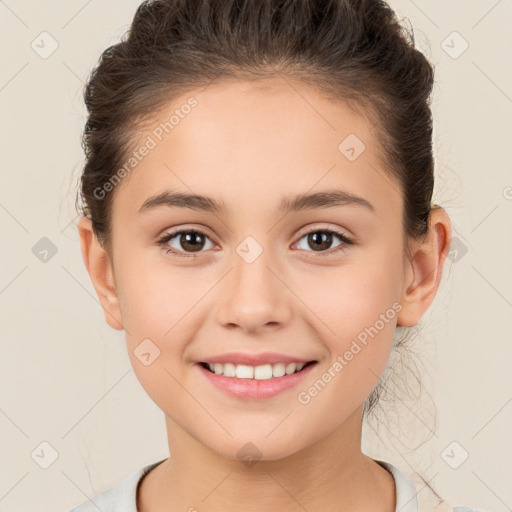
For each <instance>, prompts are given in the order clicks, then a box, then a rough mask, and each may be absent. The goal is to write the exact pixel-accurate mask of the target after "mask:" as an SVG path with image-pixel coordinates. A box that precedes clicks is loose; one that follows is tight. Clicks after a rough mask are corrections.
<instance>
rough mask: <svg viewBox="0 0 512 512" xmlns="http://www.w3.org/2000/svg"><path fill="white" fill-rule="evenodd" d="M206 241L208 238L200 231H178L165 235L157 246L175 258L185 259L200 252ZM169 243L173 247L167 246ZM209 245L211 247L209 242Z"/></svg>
mask: <svg viewBox="0 0 512 512" xmlns="http://www.w3.org/2000/svg"><path fill="white" fill-rule="evenodd" d="M207 240H209V238H208V236H207V235H206V234H205V233H203V232H202V231H197V230H193V229H188V230H185V229H180V230H178V231H174V232H173V233H169V234H167V235H165V236H164V237H163V238H162V239H160V240H159V241H158V244H159V245H160V246H162V248H163V249H164V250H165V251H166V252H168V253H169V252H171V253H174V254H176V255H177V256H185V257H186V256H194V254H193V253H198V252H201V251H202V249H204V247H205V243H206V241H207ZM171 241H172V242H173V244H174V245H171V244H169V242H171ZM210 243H211V245H212V246H213V243H212V242H211V241H210ZM187 253H192V254H187Z"/></svg>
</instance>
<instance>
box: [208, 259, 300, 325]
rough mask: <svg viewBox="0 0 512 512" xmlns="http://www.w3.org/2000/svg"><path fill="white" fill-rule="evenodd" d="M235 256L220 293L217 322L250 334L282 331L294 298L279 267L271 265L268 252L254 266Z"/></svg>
mask: <svg viewBox="0 0 512 512" xmlns="http://www.w3.org/2000/svg"><path fill="white" fill-rule="evenodd" d="M233 256H234V257H233V266H234V268H233V269H232V270H231V272H229V273H228V275H227V276H226V278H225V279H224V280H223V282H222V285H221V286H219V289H218V298H217V311H216V316H217V321H218V322H219V323H220V324H221V325H222V326H223V327H226V328H228V329H234V328H236V327H238V328H239V329H242V330H243V331H245V332H247V333H257V332H259V331H260V330H263V331H265V330H269V329H279V328H282V327H283V326H284V325H286V324H287V323H288V322H289V320H290V317H291V304H290V300H291V298H292V296H293V294H292V293H291V292H290V291H289V289H288V288H287V286H286V285H285V284H284V283H283V277H282V276H280V275H279V271H278V270H277V269H274V268H272V267H273V266H274V267H275V264H272V263H271V262H270V261H268V259H267V257H266V253H265V251H264V252H263V253H262V254H261V255H260V256H259V257H258V258H257V259H256V260H255V261H253V262H251V263H249V262H247V261H245V260H244V259H243V258H241V257H240V256H239V255H238V254H236V253H235V254H234V255H233Z"/></svg>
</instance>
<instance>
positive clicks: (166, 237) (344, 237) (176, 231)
mask: <svg viewBox="0 0 512 512" xmlns="http://www.w3.org/2000/svg"><path fill="white" fill-rule="evenodd" d="M190 231H192V232H196V233H199V234H201V235H203V236H205V237H207V238H208V239H210V241H211V242H212V244H213V245H214V246H215V245H217V244H216V243H215V242H214V240H212V237H211V236H210V235H209V234H208V233H207V232H206V231H207V230H206V229H203V228H202V227H201V228H196V227H193V226H190V225H189V226H187V225H185V226H183V227H182V226H179V227H176V228H171V229H170V231H167V232H166V233H165V234H163V235H162V236H161V237H159V238H158V240H157V245H158V246H160V247H161V248H162V249H163V250H165V251H166V253H172V254H174V255H176V256H178V257H181V256H182V257H185V258H197V257H198V256H199V255H200V254H201V253H204V252H207V251H204V250H201V251H198V252H197V253H187V252H186V251H180V250H177V249H175V248H173V247H170V246H167V247H166V248H165V249H164V246H165V244H166V243H167V242H169V241H170V240H172V239H174V238H175V237H177V236H178V235H180V234H182V233H183V232H185V233H186V232H190ZM317 231H325V232H330V233H332V234H334V235H336V236H337V237H339V238H340V239H341V242H342V243H341V244H340V245H338V246H336V247H334V248H331V249H328V250H327V251H318V252H317V251H305V252H306V253H308V252H311V253H313V254H315V252H316V255H317V256H329V255H332V254H336V253H337V249H338V250H341V251H342V252H343V251H345V250H346V249H348V247H347V246H352V245H354V244H355V242H354V239H353V237H352V236H351V235H348V234H347V233H346V232H345V230H343V229H342V228H338V227H336V228H334V227H332V228H331V227H326V226H325V225H322V223H314V224H312V225H309V226H307V227H305V228H303V229H302V230H301V231H300V232H299V234H298V235H297V237H296V241H295V242H293V243H292V246H295V245H296V244H298V243H299V242H300V240H301V239H302V238H303V237H304V236H306V235H309V234H311V233H314V232H317ZM342 246H345V247H344V248H342V249H339V248H340V247H342ZM299 252H302V250H300V251H299Z"/></svg>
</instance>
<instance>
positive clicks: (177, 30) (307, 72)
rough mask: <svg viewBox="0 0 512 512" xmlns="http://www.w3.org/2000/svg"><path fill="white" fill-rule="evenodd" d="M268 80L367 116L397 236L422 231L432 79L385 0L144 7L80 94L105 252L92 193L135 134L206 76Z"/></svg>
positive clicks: (104, 202) (248, 0) (103, 212)
mask: <svg viewBox="0 0 512 512" xmlns="http://www.w3.org/2000/svg"><path fill="white" fill-rule="evenodd" d="M276 75H280V76H282V77H285V78H286V79H288V80H297V81H302V82H304V83H308V84H310V85H312V86H314V87H316V88H317V90H319V91H322V92H323V93H325V94H326V95H327V96H328V97H329V98H330V99H333V100H339V101H341V102H344V103H345V104H346V105H348V106H349V107H350V108H353V109H354V110H357V112H358V113H359V114H364V115H365V116H367V118H368V119H370V120H371V122H372V124H373V126H374V128H375V133H376V136H377V138H378V141H379V148H378V150H379V155H380V157H381V159H382V162H383V163H384V168H385V169H386V172H387V173H388V174H389V176H390V177H391V178H392V180H393V181H394V182H395V183H397V184H398V185H397V186H398V187H399V188H400V190H401V195H402V197H403V205H404V208H403V228H404V229H403V233H404V239H405V240H406V241H408V240H411V239H419V238H421V237H424V236H425V235H426V234H427V233H428V231H429V225H428V219H429V213H430V210H431V208H432V207H433V206H435V205H433V204H432V202H431V201H432V193H433V186H434V163H433V152H432V131H433V127H432V114H431V110H430V105H429V102H430V94H431V91H432V88H433V80H434V71H433V67H432V66H431V65H430V64H429V62H428V61H427V59H426V58H425V56H424V55H423V54H422V53H421V52H420V51H418V50H417V49H416V48H415V44H414V35H413V33H410V32H407V31H406V30H405V29H404V28H403V27H402V25H401V24H400V23H399V21H398V19H397V18H396V15H395V13H394V12H393V10H392V9H391V8H390V7H389V5H388V4H387V3H386V2H384V1H382V0H257V1H256V0H195V1H190V0H147V1H145V2H143V3H142V4H141V5H140V6H139V7H138V9H137V12H136V14H135V17H134V19H133V22H132V24H131V27H130V29H129V31H128V32H127V33H126V34H125V36H123V38H122V40H121V42H119V43H118V44H114V45H113V46H110V47H109V48H107V49H106V50H105V51H104V52H103V54H102V56H101V58H100V61H99V63H98V65H97V66H96V67H95V68H94V70H93V71H92V73H91V76H90V78H89V81H88V83H87V84H86V87H85V92H84V99H85V103H86V105H87V109H88V119H87V123H86V125H85V130H84V134H83V139H82V145H83V148H84V151H85V154H86V162H85V166H84V169H83V173H82V176H81V190H80V195H81V200H82V203H83V205H82V213H83V215H85V216H86V217H88V218H90V219H91V220H92V225H93V228H94V231H95V233H96V235H97V237H98V239H99V241H100V242H101V243H102V244H103V245H104V246H105V247H106V248H107V250H109V251H110V250H111V246H110V242H111V224H110V221H111V213H112V204H113V197H114V192H115V188H114V189H113V190H112V191H110V192H108V193H107V194H105V195H104V197H98V194H97V193H96V194H95V191H97V190H98V189H102V188H103V186H104V184H105V183H106V182H107V181H108V180H109V179H111V178H112V176H114V174H115V173H116V171H117V170H118V169H119V168H120V167H121V166H122V165H123V162H124V161H125V159H126V156H127V155H128V154H129V151H130V150H131V148H133V147H134V145H135V143H136V137H137V133H138V130H139V129H140V128H141V127H143V126H145V123H147V122H148V120H150V119H151V118H152V117H154V116H155V115H156V114H157V113H158V111H159V110H160V109H162V108H163V107H164V106H165V105H166V104H168V102H169V101H171V100H172V99H173V98H176V97H177V96H181V95H183V94H185V93H187V92H189V91H193V90H194V89H197V88H200V87H205V86H206V85H208V84H210V83H211V82H212V81H213V80H217V81H222V80H229V79H234V80H237V79H243V80H258V79H263V78H266V77H267V78H268V77H272V76H276ZM77 200H78V198H77ZM406 251H407V244H406ZM402 343H403V340H401V341H398V342H396V344H395V347H398V346H400V345H401V344H402ZM381 381H382V379H381ZM381 381H379V384H378V385H377V387H376V388H375V389H374V390H373V391H372V393H371V394H370V396H369V397H368V399H367V401H366V404H365V405H366V407H365V412H366V413H369V412H370V411H371V410H372V409H373V407H374V406H375V404H376V403H377V401H378V397H379V393H380V391H381V387H382V383H381ZM425 483H426V482H425ZM427 485H428V484H427Z"/></svg>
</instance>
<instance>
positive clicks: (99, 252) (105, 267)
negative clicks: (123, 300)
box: [78, 217, 124, 331]
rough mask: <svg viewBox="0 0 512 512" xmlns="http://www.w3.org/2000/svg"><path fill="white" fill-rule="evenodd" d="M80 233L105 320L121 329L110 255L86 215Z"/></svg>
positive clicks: (79, 225)
mask: <svg viewBox="0 0 512 512" xmlns="http://www.w3.org/2000/svg"><path fill="white" fill-rule="evenodd" d="M78 233H79V235H80V247H81V250H82V257H83V260H84V263H85V266H86V268H87V272H89V276H90V277H91V281H92V284H93V286H94V289H95V290H96V293H97V295H98V298H99V300H100V302H101V306H102V307H103V313H104V314H105V320H106V321H107V323H108V324H109V325H110V327H112V328H113V329H116V330H118V331H121V330H123V329H124V326H123V323H122V315H121V308H120V306H119V299H118V296H117V291H116V285H115V280H114V272H113V268H112V262H111V261H110V256H109V254H108V252H107V251H106V250H105V249H104V248H103V247H102V246H101V244H100V243H99V241H98V238H97V237H96V234H95V233H94V231H93V228H92V222H91V220H90V219H88V218H86V217H82V218H81V219H80V221H79V223H78Z"/></svg>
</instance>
